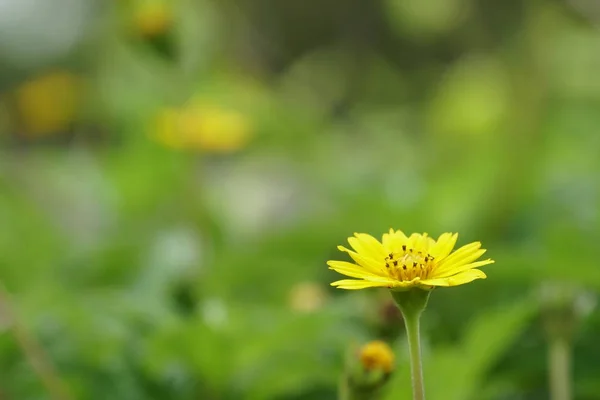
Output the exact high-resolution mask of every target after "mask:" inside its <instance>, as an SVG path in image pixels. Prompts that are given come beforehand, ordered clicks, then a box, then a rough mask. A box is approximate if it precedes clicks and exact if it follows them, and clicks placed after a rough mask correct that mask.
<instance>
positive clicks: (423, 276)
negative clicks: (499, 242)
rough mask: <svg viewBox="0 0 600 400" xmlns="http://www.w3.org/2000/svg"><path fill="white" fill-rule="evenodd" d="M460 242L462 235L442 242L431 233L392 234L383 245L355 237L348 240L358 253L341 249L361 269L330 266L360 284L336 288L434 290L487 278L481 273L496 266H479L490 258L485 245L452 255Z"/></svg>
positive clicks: (369, 238)
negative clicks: (485, 255)
mask: <svg viewBox="0 0 600 400" xmlns="http://www.w3.org/2000/svg"><path fill="white" fill-rule="evenodd" d="M457 238H458V234H456V233H455V234H451V233H444V234H442V235H441V236H440V237H439V238H438V239H437V240H434V239H433V238H431V237H429V236H428V235H427V233H423V234H419V233H413V234H412V235H411V236H410V237H407V236H406V235H405V234H404V233H403V232H402V231H399V230H398V231H394V230H393V229H390V231H389V233H385V234H384V235H383V238H382V241H381V242H379V241H378V240H377V239H375V238H374V237H372V236H370V235H368V234H365V233H355V234H354V237H350V238H348V243H350V246H352V248H353V249H354V251H352V250H349V249H347V248H345V247H343V246H338V249H339V250H341V251H344V252H346V253H348V254H350V257H352V259H353V260H354V261H355V263H356V264H353V263H349V262H345V261H328V262H327V265H329V268H330V269H332V270H334V271H336V272H339V273H340V274H343V275H346V276H350V277H352V278H359V279H342V280H340V281H336V282H333V283H332V284H331V285H332V286H337V287H338V288H339V289H364V288H369V287H387V288H390V289H395V290H406V289H409V288H412V287H417V288H421V289H432V288H433V287H435V286H457V285H462V284H464V283H468V282H471V281H473V280H475V279H484V278H486V275H485V274H484V273H483V272H482V271H481V270H479V269H477V268H478V267H481V266H483V265H487V264H491V263H493V262H494V261H493V260H491V259H487V260H483V261H477V262H475V260H477V259H478V258H479V257H481V256H482V255H483V254H484V253H485V250H484V249H481V243H480V242H474V243H470V244H468V245H465V246H463V247H461V248H459V249H458V250H456V251H454V252H452V249H453V248H454V245H455V244H456V240H457Z"/></svg>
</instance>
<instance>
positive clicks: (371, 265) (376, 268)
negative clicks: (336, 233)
mask: <svg viewBox="0 0 600 400" xmlns="http://www.w3.org/2000/svg"><path fill="white" fill-rule="evenodd" d="M338 250H340V251H345V252H346V253H348V254H350V257H352V259H353V260H354V261H355V262H356V263H357V264H358V265H360V266H362V267H364V268H365V269H366V270H367V271H369V272H371V273H372V274H373V275H380V276H385V275H386V273H385V272H384V271H383V269H382V264H383V261H381V262H378V261H376V260H373V259H372V258H368V257H364V256H362V255H361V254H358V253H356V252H354V251H352V250H349V249H347V248H345V247H344V246H338Z"/></svg>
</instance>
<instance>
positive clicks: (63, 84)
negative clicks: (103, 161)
mask: <svg viewBox="0 0 600 400" xmlns="http://www.w3.org/2000/svg"><path fill="white" fill-rule="evenodd" d="M81 89H82V82H81V78H79V77H77V76H75V75H73V74H71V73H69V72H64V71H57V72H52V73H48V74H46V75H43V76H41V77H38V78H35V79H33V80H30V81H28V82H26V83H24V84H22V85H21V86H20V87H18V88H17V89H16V91H15V100H16V105H17V109H18V113H19V118H20V122H21V125H22V128H23V134H25V135H28V136H44V135H48V134H53V133H58V132H61V131H64V130H66V129H67V128H69V126H70V124H71V123H73V121H74V120H75V118H76V115H77V107H78V103H79V101H80V98H81Z"/></svg>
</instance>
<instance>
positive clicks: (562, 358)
mask: <svg viewBox="0 0 600 400" xmlns="http://www.w3.org/2000/svg"><path fill="white" fill-rule="evenodd" d="M548 358H549V364H550V398H551V400H571V382H570V375H571V374H570V369H571V349H570V345H569V341H568V340H567V339H565V338H554V339H553V340H552V341H551V342H550V346H549V349H548Z"/></svg>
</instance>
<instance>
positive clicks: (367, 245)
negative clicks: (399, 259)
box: [348, 233, 386, 260]
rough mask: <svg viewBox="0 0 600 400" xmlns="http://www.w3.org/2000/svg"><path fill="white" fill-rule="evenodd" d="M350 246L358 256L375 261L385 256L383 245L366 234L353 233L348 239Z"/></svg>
mask: <svg viewBox="0 0 600 400" xmlns="http://www.w3.org/2000/svg"><path fill="white" fill-rule="evenodd" d="M348 243H350V246H352V248H353V249H354V250H355V251H356V252H357V253H359V254H362V255H363V256H365V257H370V258H373V259H375V260H379V259H381V260H383V259H384V258H385V256H386V254H385V250H384V248H383V245H382V244H381V243H379V241H378V240H377V239H375V238H374V237H373V236H371V235H368V234H366V233H355V234H354V237H350V238H348Z"/></svg>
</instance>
